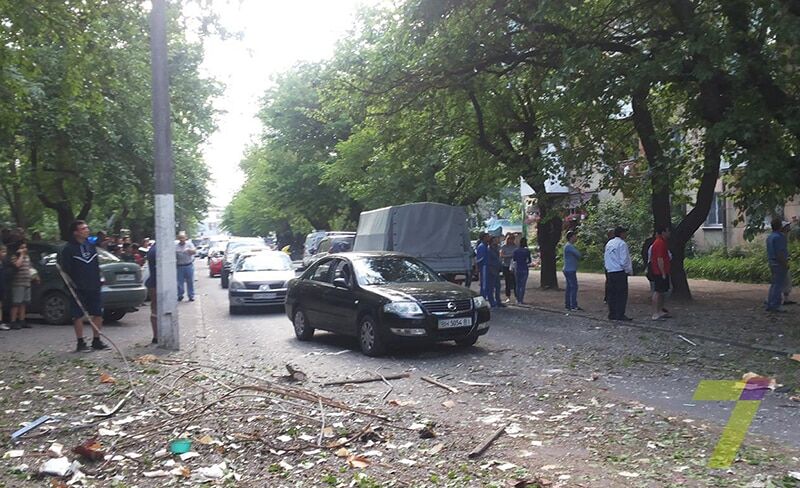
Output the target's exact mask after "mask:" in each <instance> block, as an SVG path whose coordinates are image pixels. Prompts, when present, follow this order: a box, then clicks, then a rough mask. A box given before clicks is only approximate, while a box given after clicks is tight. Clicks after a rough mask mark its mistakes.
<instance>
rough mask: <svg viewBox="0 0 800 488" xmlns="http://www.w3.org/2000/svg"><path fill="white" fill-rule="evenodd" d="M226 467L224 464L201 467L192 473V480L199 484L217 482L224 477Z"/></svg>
mask: <svg viewBox="0 0 800 488" xmlns="http://www.w3.org/2000/svg"><path fill="white" fill-rule="evenodd" d="M227 467H228V466H227V465H226V464H225V463H224V462H222V463H219V464H214V465H213V466H206V467H202V468H199V469H198V470H197V471H195V472H194V473H192V478H194V479H196V480H198V481H200V482H203V481H210V480H218V479H220V478H222V477H223V476H225V470H226V469H227Z"/></svg>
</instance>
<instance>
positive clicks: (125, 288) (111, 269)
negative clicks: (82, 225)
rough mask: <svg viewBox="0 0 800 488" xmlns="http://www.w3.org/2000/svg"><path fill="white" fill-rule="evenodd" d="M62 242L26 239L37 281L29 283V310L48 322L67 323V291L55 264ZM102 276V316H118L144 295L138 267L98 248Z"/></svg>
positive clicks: (133, 306) (112, 319)
mask: <svg viewBox="0 0 800 488" xmlns="http://www.w3.org/2000/svg"><path fill="white" fill-rule="evenodd" d="M63 247H64V243H50V242H40V241H35V242H30V243H29V244H28V252H29V254H30V257H31V263H32V264H33V266H34V267H35V268H36V271H37V272H38V273H39V279H40V282H39V283H38V284H33V286H32V287H31V304H30V307H28V311H29V312H30V313H37V314H40V315H41V316H42V318H43V319H44V320H45V322H47V323H48V324H67V323H70V322H71V317H70V293H69V290H68V289H67V285H66V284H65V283H64V280H63V279H62V278H61V275H60V274H59V272H58V269H57V268H56V262H57V258H58V253H59V252H60V251H61V249H62V248H63ZM97 255H98V258H99V260H100V274H101V280H102V289H101V293H102V297H103V318H104V319H106V320H111V321H114V320H121V319H122V317H124V316H125V314H126V313H128V312H133V311H136V309H137V307H139V306H140V305H141V304H142V303H143V302H144V300H145V298H146V297H147V289H146V288H145V287H144V284H143V282H142V271H141V268H139V266H137V265H136V263H128V262H123V261H121V260H120V259H119V258H118V257H116V256H114V255H113V254H111V253H110V252H108V251H106V250H104V249H101V248H98V249H97Z"/></svg>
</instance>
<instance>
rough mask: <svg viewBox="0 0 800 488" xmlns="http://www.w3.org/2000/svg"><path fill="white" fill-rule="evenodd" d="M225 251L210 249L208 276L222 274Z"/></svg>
mask: <svg viewBox="0 0 800 488" xmlns="http://www.w3.org/2000/svg"><path fill="white" fill-rule="evenodd" d="M224 256H225V251H223V250H222V249H212V250H211V251H209V253H208V276H210V277H212V278H214V277H216V276H221V275H222V259H223V257H224Z"/></svg>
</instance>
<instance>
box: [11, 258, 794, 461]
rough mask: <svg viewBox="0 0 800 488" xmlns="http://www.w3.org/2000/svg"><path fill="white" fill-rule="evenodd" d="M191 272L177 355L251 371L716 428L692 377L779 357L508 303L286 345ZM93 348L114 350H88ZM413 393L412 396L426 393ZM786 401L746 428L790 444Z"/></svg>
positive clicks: (63, 342) (56, 343) (61, 338)
mask: <svg viewBox="0 0 800 488" xmlns="http://www.w3.org/2000/svg"><path fill="white" fill-rule="evenodd" d="M196 268H197V269H196V277H197V283H196V289H197V300H196V301H195V302H193V303H188V302H182V303H180V304H179V317H180V323H181V349H182V353H181V354H186V355H190V356H192V357H194V358H197V359H201V360H206V361H214V362H218V363H222V364H228V365H230V367H233V368H248V369H251V370H255V371H258V372H259V373H260V374H274V375H278V374H285V371H284V370H283V365H284V364H287V363H291V364H292V365H294V366H295V367H297V368H299V369H301V370H303V371H304V372H305V373H307V374H308V375H309V377H310V378H313V379H314V382H316V383H322V382H324V381H334V380H340V379H344V378H346V377H354V376H358V375H365V374H369V373H371V372H375V371H381V372H382V373H387V374H388V373H389V372H401V371H415V372H418V373H420V374H427V375H432V376H437V377H443V378H451V379H452V381H455V380H456V379H457V378H467V379H472V380H474V381H487V380H492V379H496V378H497V377H506V376H513V380H512V381H509V382H507V385H508V386H507V387H506V388H507V389H508V391H506V393H507V394H509V395H513V394H514V393H515V392H514V391H513V389H515V388H516V389H524V388H533V387H535V385H536V384H537V378H540V377H542V376H549V377H552V376H554V375H556V376H557V375H563V376H564V378H565V380H566V379H571V380H573V381H574V380H575V379H576V378H579V379H580V380H581V381H585V382H586V384H585V388H587V389H592V388H596V389H598V390H602V391H603V392H604V393H606V394H611V395H614V396H615V397H617V398H619V400H620V401H627V400H634V401H638V402H640V403H642V404H643V405H645V406H647V407H652V408H655V409H657V410H658V411H662V412H663V413H664V415H674V416H678V417H686V418H691V419H696V420H697V421H705V422H711V423H714V424H716V425H718V426H720V427H721V426H724V425H725V424H726V422H727V420H728V416H729V415H730V411H731V409H732V406H733V403H732V402H698V401H694V400H692V395H693V393H694V390H695V388H696V386H697V384H698V383H699V381H701V380H703V379H737V378H739V377H741V374H742V372H743V370H744V371H746V370H748V369H749V367H750V364H754V365H759V364H762V365H763V364H766V363H768V362H770V361H778V360H781V361H786V359H785V358H771V357H769V356H766V355H765V354H764V353H758V352H754V351H751V350H745V349H740V348H737V347H735V346H727V345H721V344H715V343H701V344H699V345H698V347H690V346H689V345H688V344H686V343H685V342H683V341H682V340H680V339H679V338H677V337H675V336H671V335H667V334H663V333H658V332H651V331H643V330H638V329H634V328H630V327H625V326H616V325H613V324H611V323H605V322H602V321H596V320H588V319H584V318H580V317H574V316H568V315H565V314H555V313H547V312H541V311H536V310H526V309H512V308H508V309H501V310H497V311H495V312H494V314H493V319H492V321H491V330H490V331H489V333H488V334H487V335H486V336H483V337H482V338H481V339H480V340H479V341H478V344H477V345H476V346H474V347H471V348H461V347H458V346H455V345H454V344H452V343H445V344H437V345H430V346H425V347H421V348H415V349H403V350H398V351H393V352H391V353H390V355H388V356H386V357H383V358H368V357H365V356H363V355H362V354H361V353H360V352H359V350H358V344H357V342H356V340H355V339H354V338H347V337H341V336H336V335H333V334H329V333H324V332H317V334H316V335H315V337H314V339H313V340H312V341H310V342H300V341H298V340H296V339H295V337H294V332H293V330H292V326H291V323H290V322H289V320H288V319H287V317H286V316H285V314H284V312H283V310H282V309H280V308H272V309H266V310H253V311H252V312H250V313H247V314H243V315H236V316H231V315H229V313H228V299H227V290H223V289H222V288H221V287H220V285H219V279H218V278H210V277H208V273H207V268H206V267H205V264H204V263H203V262H198V264H197V267H196ZM148 313H149V312H148V309H147V306H145V307H144V308H143V309H141V310H140V311H139V312H136V313H133V314H130V315H128V316H126V317H125V318H124V319H123V320H122V321H121V322H120V323H117V324H109V325H108V326H107V327H106V332H107V333H108V334H109V336H110V337H111V338H113V339H114V340H115V342H117V343H118V344H119V345H120V347H122V348H123V349H126V350H127V351H129V354H131V355H135V354H139V353H143V352H154V353H157V352H159V350H158V349H157V348H156V347H155V346H150V345H149V340H150V331H149V323H148ZM73 348H74V336H73V334H72V328H71V327H68V326H46V325H43V324H42V325H39V324H35V327H34V328H33V329H31V330H23V331H8V332H0V352H13V353H14V354H17V355H20V356H31V357H32V356H36V355H37V354H40V353H41V351H47V353H48V354H51V355H55V356H63V357H70V355H74V354H75V353H73V352H71V351H72V349H73ZM161 352H162V353H163V352H164V351H161ZM99 354H109V355H113V352H108V353H92V356H97V355H99ZM732 365H733V366H732ZM753 367H757V366H753ZM584 379H585V380H584ZM797 380H798V379H797V378H795V381H797ZM793 386H796V385H793ZM414 388H415V389H414V390H410V394H412V395H413V394H416V393H417V392H419V393H420V394H421V393H423V392H425V391H429V388H428V389H423V388H424V387H421V386H420V387H414ZM788 397H789V395H788V394H786V393H768V394H767V396H766V398H765V400H764V401H763V402H762V404H761V407H760V409H759V411H758V414H757V416H756V419H755V421H754V422H753V424H752V426H751V428H750V430H749V432H750V433H751V434H758V435H762V436H767V437H770V438H772V440H775V441H778V442H780V443H782V444H784V445H787V446H795V447H800V436H798V435H797V432H798V429H797V425H798V424H800V408H798V407H800V404H799V403H797V402H792V401H790V400H789V398H788Z"/></svg>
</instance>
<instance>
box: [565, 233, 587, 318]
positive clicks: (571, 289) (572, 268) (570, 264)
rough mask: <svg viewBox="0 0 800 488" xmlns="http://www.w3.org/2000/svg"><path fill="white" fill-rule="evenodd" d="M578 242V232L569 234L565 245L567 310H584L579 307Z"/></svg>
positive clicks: (579, 257) (579, 255)
mask: <svg viewBox="0 0 800 488" xmlns="http://www.w3.org/2000/svg"><path fill="white" fill-rule="evenodd" d="M577 240H578V233H577V232H575V231H574V230H571V231H569V232H567V243H566V244H565V245H564V279H565V280H566V281H567V288H566V290H565V291H564V308H566V309H567V310H583V309H582V308H580V307H579V306H578V261H580V260H581V253H580V251H578V248H576V247H575V241H577Z"/></svg>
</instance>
